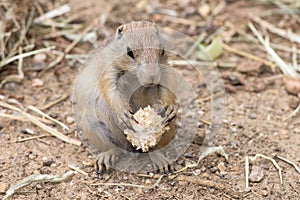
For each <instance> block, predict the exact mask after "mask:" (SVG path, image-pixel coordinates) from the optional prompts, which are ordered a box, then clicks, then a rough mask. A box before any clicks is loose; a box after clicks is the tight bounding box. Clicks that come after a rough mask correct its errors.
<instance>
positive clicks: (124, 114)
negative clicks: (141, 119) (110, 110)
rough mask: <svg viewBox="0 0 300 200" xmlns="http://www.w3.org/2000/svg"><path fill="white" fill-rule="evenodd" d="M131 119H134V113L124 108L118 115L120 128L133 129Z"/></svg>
mask: <svg viewBox="0 0 300 200" xmlns="http://www.w3.org/2000/svg"><path fill="white" fill-rule="evenodd" d="M131 120H132V113H131V112H130V111H128V110H125V109H122V111H121V113H120V114H119V116H118V122H119V125H120V128H121V129H122V130H125V129H132V124H131Z"/></svg>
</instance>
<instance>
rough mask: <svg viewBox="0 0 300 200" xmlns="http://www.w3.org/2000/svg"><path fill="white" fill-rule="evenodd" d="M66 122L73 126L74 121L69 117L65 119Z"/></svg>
mask: <svg viewBox="0 0 300 200" xmlns="http://www.w3.org/2000/svg"><path fill="white" fill-rule="evenodd" d="M66 120H67V123H68V124H73V123H74V121H75V120H74V118H73V117H69V116H68V117H67V119H66Z"/></svg>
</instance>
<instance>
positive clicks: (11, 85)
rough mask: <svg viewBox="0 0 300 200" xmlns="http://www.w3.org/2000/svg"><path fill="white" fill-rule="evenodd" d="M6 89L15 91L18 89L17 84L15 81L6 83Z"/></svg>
mask: <svg viewBox="0 0 300 200" xmlns="http://www.w3.org/2000/svg"><path fill="white" fill-rule="evenodd" d="M4 89H5V90H8V91H11V92H14V91H16V90H17V84H16V83H14V82H8V83H5V84H4Z"/></svg>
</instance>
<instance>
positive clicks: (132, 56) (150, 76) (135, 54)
mask: <svg viewBox="0 0 300 200" xmlns="http://www.w3.org/2000/svg"><path fill="white" fill-rule="evenodd" d="M116 40H118V41H120V44H121V45H120V48H122V52H126V54H124V56H122V58H121V59H120V60H119V61H117V62H119V65H121V66H119V67H121V70H123V73H124V72H126V71H130V72H132V73H134V74H135V75H136V76H137V78H138V80H139V82H140V84H141V85H143V86H153V85H157V84H159V82H160V78H161V67H160V64H163V63H166V59H167V57H166V52H165V49H164V40H163V38H162V35H161V33H160V32H159V29H158V28H157V27H156V25H155V24H154V23H153V22H148V21H134V22H131V23H128V24H124V25H122V26H120V27H118V29H117V32H116ZM117 64H118V63H117ZM124 64H125V65H126V66H124ZM121 74H122V73H121Z"/></svg>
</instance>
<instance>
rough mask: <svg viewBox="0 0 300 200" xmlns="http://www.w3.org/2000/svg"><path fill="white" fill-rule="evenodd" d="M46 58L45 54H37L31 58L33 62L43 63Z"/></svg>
mask: <svg viewBox="0 0 300 200" xmlns="http://www.w3.org/2000/svg"><path fill="white" fill-rule="evenodd" d="M46 58H47V54H45V53H38V54H36V55H34V56H33V62H43V61H45V60H46Z"/></svg>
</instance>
